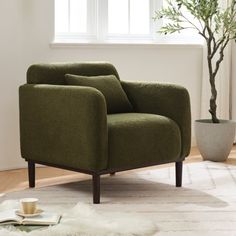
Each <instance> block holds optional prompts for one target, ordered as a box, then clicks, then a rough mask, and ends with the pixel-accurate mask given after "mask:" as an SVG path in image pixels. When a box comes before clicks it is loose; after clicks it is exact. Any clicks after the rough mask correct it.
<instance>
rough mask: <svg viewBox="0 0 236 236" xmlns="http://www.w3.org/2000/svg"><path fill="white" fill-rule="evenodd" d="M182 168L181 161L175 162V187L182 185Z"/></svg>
mask: <svg viewBox="0 0 236 236" xmlns="http://www.w3.org/2000/svg"><path fill="white" fill-rule="evenodd" d="M182 169H183V162H182V161H179V162H175V180H176V187H181V186H182Z"/></svg>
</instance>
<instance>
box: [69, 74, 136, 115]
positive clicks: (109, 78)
mask: <svg viewBox="0 0 236 236" xmlns="http://www.w3.org/2000/svg"><path fill="white" fill-rule="evenodd" d="M65 79H66V83H67V84H68V85H79V86H87V87H93V88H96V89H97V90H99V91H100V92H101V93H102V94H103V95H104V97H105V100H106V103H107V113H108V114H112V113H123V112H132V111H133V108H132V105H131V103H130V102H129V100H128V98H127V95H126V93H125V91H124V90H123V88H122V86H121V84H120V81H119V80H118V79H117V78H116V76H115V75H101V76H80V75H71V74H66V75H65Z"/></svg>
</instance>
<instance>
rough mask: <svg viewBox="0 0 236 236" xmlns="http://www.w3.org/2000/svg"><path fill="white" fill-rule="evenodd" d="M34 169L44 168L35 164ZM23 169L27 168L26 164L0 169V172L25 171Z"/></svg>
mask: <svg viewBox="0 0 236 236" xmlns="http://www.w3.org/2000/svg"><path fill="white" fill-rule="evenodd" d="M36 167H46V166H43V165H39V164H36ZM25 168H27V163H26V164H20V165H16V166H11V167H5V168H0V171H7V170H18V169H25Z"/></svg>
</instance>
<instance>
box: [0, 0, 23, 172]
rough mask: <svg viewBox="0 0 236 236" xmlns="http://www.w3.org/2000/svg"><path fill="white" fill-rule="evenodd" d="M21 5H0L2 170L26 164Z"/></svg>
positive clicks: (3, 3) (0, 147) (5, 2)
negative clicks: (22, 127) (21, 143)
mask: <svg viewBox="0 0 236 236" xmlns="http://www.w3.org/2000/svg"><path fill="white" fill-rule="evenodd" d="M21 27H22V24H21V2H20V1H18V0H11V1H7V0H4V1H0V31H1V36H0V71H1V75H0V78H1V86H0V96H1V99H0V111H1V116H0V169H6V168H15V167H19V166H21V165H22V164H23V161H22V160H21V159H20V158H19V126H18V94H17V93H18V91H17V90H18V86H19V84H20V83H21V82H22V80H23V71H22V69H21V60H22V57H23V55H22V54H21V45H22V38H21V30H22V28H21Z"/></svg>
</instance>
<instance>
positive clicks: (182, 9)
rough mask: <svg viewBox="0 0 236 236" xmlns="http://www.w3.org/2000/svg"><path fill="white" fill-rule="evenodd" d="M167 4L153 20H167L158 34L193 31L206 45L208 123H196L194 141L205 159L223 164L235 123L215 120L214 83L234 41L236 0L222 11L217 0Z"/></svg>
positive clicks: (169, 0) (177, 0) (170, 1)
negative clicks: (228, 47) (226, 51)
mask: <svg viewBox="0 0 236 236" xmlns="http://www.w3.org/2000/svg"><path fill="white" fill-rule="evenodd" d="M225 1H226V0H225ZM166 3H167V5H166V6H165V7H163V8H162V9H160V10H159V11H156V12H155V16H154V20H159V19H162V18H164V19H167V20H168V21H167V23H166V24H164V25H163V27H161V29H160V33H164V34H168V33H175V32H180V31H182V30H184V29H188V28H192V29H195V30H196V31H197V33H198V34H199V35H201V36H202V37H203V39H204V40H205V42H206V48H207V58H206V60H207V65H208V72H209V73H208V75H209V83H210V88H211V97H210V102H209V112H210V114H211V119H202V120H196V121H195V134H196V141H197V145H198V148H199V150H200V153H201V155H202V156H203V158H204V159H207V160H212V161H224V160H226V159H227V157H228V155H229V153H230V151H231V148H232V145H233V141H234V137H235V123H234V122H233V121H230V120H220V119H219V118H218V117H217V103H216V101H217V90H216V84H215V80H216V76H217V74H218V72H219V68H220V66H221V63H222V61H223V60H224V53H225V49H226V47H227V45H228V43H229V42H230V41H231V40H235V41H236V0H231V1H230V3H228V6H227V7H225V8H222V7H221V6H220V1H219V0H166ZM186 12H188V13H190V15H191V17H189V15H188V14H187V15H188V16H186Z"/></svg>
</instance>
